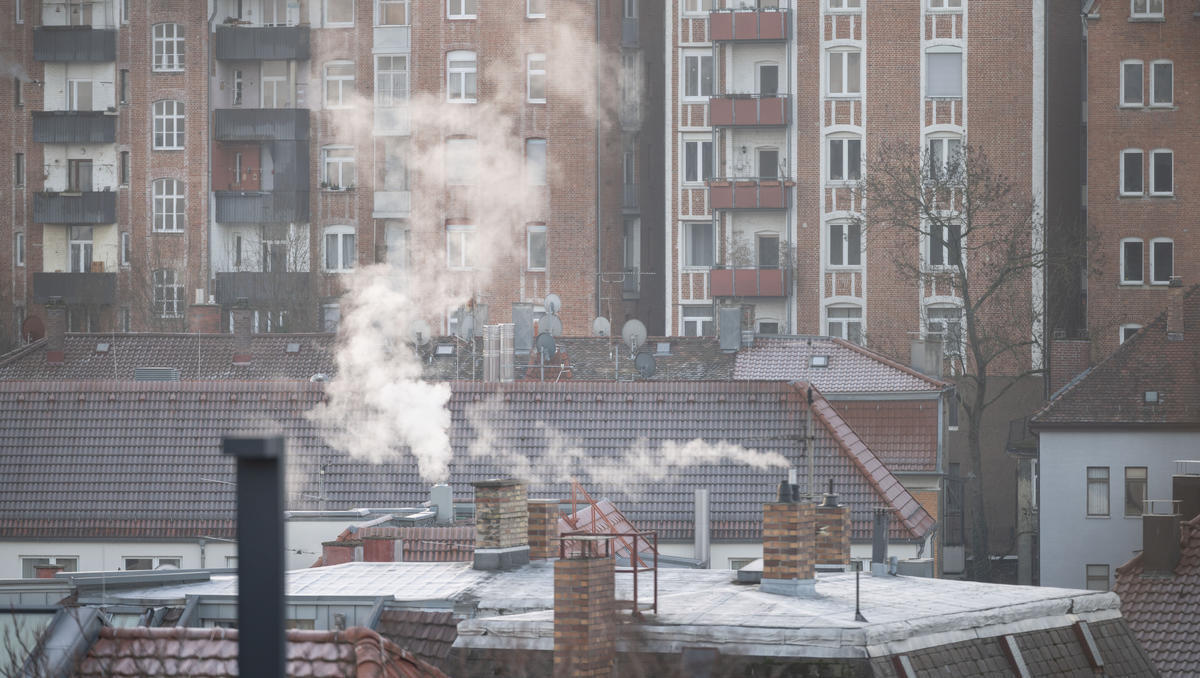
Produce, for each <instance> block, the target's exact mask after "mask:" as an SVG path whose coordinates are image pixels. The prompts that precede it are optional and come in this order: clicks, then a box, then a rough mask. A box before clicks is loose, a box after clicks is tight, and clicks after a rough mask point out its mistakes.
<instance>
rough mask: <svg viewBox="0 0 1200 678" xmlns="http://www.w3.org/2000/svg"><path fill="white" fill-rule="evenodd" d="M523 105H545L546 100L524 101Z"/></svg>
mask: <svg viewBox="0 0 1200 678" xmlns="http://www.w3.org/2000/svg"><path fill="white" fill-rule="evenodd" d="M525 103H527V104H544V103H546V100H545V99H526V100H525Z"/></svg>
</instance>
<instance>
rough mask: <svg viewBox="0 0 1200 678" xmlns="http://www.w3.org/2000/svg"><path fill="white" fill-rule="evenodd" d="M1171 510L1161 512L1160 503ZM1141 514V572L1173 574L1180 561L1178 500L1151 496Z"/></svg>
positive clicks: (1165, 575) (1145, 573) (1159, 574)
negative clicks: (1158, 498) (1159, 498)
mask: <svg viewBox="0 0 1200 678" xmlns="http://www.w3.org/2000/svg"><path fill="white" fill-rule="evenodd" d="M1164 506H1165V507H1169V508H1166V509H1165V510H1167V511H1169V513H1158V512H1157V511H1156V509H1157V508H1159V507H1164ZM1145 511H1146V512H1145V513H1144V514H1142V575H1143V576H1158V577H1170V576H1174V574H1175V566H1176V565H1179V557H1180V550H1179V504H1178V502H1175V501H1162V500H1154V499H1149V500H1147V501H1146V509H1145Z"/></svg>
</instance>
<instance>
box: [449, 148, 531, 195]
mask: <svg viewBox="0 0 1200 678" xmlns="http://www.w3.org/2000/svg"><path fill="white" fill-rule="evenodd" d="M527 150H528V149H527ZM478 156H479V152H478V149H477V148H476V144H475V140H474V139H447V140H446V185H447V186H469V185H471V184H474V183H475V165H476V161H477V160H478Z"/></svg>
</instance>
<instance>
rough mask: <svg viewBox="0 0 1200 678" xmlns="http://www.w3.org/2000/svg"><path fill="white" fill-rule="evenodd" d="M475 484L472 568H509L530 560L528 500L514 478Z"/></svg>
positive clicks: (522, 486)
mask: <svg viewBox="0 0 1200 678" xmlns="http://www.w3.org/2000/svg"><path fill="white" fill-rule="evenodd" d="M472 485H473V486H474V487H475V569H476V570H509V569H512V568H515V567H520V566H522V565H526V564H528V563H529V502H528V500H527V499H526V497H525V484H524V483H522V482H521V481H519V480H516V479H514V478H494V479H491V480H480V481H477V482H474V483H472Z"/></svg>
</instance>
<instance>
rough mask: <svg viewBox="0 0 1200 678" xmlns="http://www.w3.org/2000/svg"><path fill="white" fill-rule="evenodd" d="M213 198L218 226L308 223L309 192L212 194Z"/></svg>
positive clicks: (227, 192) (228, 192)
mask: <svg viewBox="0 0 1200 678" xmlns="http://www.w3.org/2000/svg"><path fill="white" fill-rule="evenodd" d="M213 195H214V197H215V198H216V201H217V222H219V223H224V224H288V223H307V222H308V214H309V210H308V195H309V194H308V191H215V192H214V193H213Z"/></svg>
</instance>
